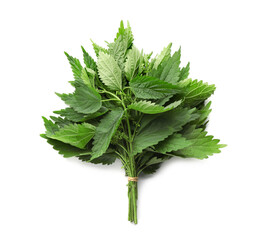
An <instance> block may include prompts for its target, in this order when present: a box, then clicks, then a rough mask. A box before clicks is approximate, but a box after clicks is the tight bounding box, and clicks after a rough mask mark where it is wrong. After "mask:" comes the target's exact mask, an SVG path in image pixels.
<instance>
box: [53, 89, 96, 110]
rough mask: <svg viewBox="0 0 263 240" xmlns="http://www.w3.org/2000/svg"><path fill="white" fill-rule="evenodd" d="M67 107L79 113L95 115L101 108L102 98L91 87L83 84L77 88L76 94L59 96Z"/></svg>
mask: <svg viewBox="0 0 263 240" xmlns="http://www.w3.org/2000/svg"><path fill="white" fill-rule="evenodd" d="M57 95H58V96H59V97H60V98H61V99H62V100H63V101H65V103H66V104H67V105H69V106H70V107H72V108H73V109H74V110H75V111H77V112H79V113H84V114H88V113H94V112H96V111H97V110H99V109H100V108H101V96H100V94H99V93H98V92H97V91H96V90H95V89H94V88H91V87H88V86H87V85H84V84H82V86H79V87H76V90H75V92H74V94H58V93H57Z"/></svg>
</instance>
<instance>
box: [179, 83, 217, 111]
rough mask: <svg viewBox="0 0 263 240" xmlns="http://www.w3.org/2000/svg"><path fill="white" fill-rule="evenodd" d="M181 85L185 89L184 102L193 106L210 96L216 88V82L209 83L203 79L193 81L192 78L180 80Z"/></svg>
mask: <svg viewBox="0 0 263 240" xmlns="http://www.w3.org/2000/svg"><path fill="white" fill-rule="evenodd" d="M179 86H182V87H184V90H185V95H184V97H185V100H184V103H185V104H186V105H189V106H190V105H191V106H193V107H194V106H196V105H198V104H199V103H200V102H202V101H204V100H206V99H207V98H209V97H210V96H211V95H212V94H213V93H214V91H215V89H216V88H215V85H214V84H212V85H208V83H204V82H203V81H198V80H194V81H193V80H192V79H186V80H184V81H181V82H179Z"/></svg>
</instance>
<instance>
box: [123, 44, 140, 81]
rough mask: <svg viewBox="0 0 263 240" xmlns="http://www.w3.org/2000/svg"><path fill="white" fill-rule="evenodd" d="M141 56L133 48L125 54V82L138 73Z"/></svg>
mask: <svg viewBox="0 0 263 240" xmlns="http://www.w3.org/2000/svg"><path fill="white" fill-rule="evenodd" d="M140 59H141V54H140V52H139V50H138V49H137V48H136V47H134V46H133V48H132V49H131V50H129V52H128V53H127V60H126V62H125V69H124V71H125V75H126V78H127V80H129V81H130V80H131V79H132V78H133V77H134V76H135V74H136V72H137V71H138V68H139V64H140Z"/></svg>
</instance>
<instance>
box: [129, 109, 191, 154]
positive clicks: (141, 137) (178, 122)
mask: <svg viewBox="0 0 263 240" xmlns="http://www.w3.org/2000/svg"><path fill="white" fill-rule="evenodd" d="M192 112H193V111H192V110H188V109H186V108H184V109H174V110H171V111H169V112H167V113H163V114H160V115H153V116H154V117H152V116H151V115H149V116H147V117H145V118H144V119H143V120H142V124H141V127H140V129H139V132H138V134H137V135H136V136H135V138H134V142H133V153H134V155H135V154H137V153H140V152H142V150H143V149H145V148H147V147H150V146H153V145H156V144H157V143H158V142H160V141H163V140H164V139H165V138H167V137H169V136H170V135H171V134H173V133H174V132H176V131H179V130H181V129H182V126H183V125H185V124H186V123H187V122H188V121H189V119H190V118H191V114H192Z"/></svg>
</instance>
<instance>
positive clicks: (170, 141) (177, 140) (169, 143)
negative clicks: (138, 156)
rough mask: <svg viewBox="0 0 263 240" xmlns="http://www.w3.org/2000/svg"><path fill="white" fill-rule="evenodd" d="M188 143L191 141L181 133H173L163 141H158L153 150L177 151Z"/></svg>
mask: <svg viewBox="0 0 263 240" xmlns="http://www.w3.org/2000/svg"><path fill="white" fill-rule="evenodd" d="M190 145H191V141H188V140H187V139H186V138H184V137H183V136H182V135H181V134H177V133H174V134H173V135H171V136H169V137H168V138H166V139H165V140H164V141H162V142H160V143H158V145H156V146H155V150H156V151H157V152H160V153H167V152H172V151H177V150H179V149H182V148H185V147H188V146H190Z"/></svg>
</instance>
